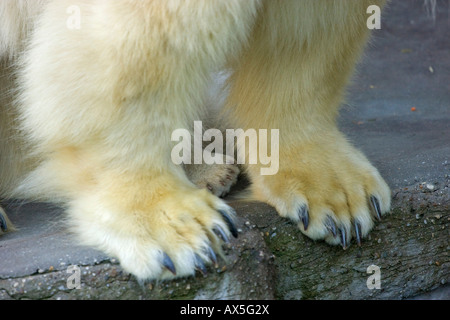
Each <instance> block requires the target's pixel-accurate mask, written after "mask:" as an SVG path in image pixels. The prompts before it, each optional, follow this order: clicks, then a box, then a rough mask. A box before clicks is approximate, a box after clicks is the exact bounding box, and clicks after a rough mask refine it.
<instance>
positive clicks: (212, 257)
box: [206, 247, 219, 268]
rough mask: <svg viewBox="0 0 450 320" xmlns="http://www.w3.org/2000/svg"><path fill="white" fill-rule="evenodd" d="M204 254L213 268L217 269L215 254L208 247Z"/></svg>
mask: <svg viewBox="0 0 450 320" xmlns="http://www.w3.org/2000/svg"><path fill="white" fill-rule="evenodd" d="M206 254H207V255H208V257H209V259H210V260H211V262H212V263H213V264H214V268H218V267H219V263H218V262H217V257H216V254H215V253H214V250H213V249H212V248H211V247H208V248H207V249H206Z"/></svg>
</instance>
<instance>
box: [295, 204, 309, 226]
mask: <svg viewBox="0 0 450 320" xmlns="http://www.w3.org/2000/svg"><path fill="white" fill-rule="evenodd" d="M297 214H298V217H299V218H300V220H301V222H302V223H303V227H304V228H305V231H306V230H308V225H309V212H308V207H307V206H303V207H301V208H300V209H299V210H298V212H297Z"/></svg>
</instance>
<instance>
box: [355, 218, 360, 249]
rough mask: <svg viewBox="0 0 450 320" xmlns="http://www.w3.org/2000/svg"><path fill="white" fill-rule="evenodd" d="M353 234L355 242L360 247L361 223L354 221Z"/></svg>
mask: <svg viewBox="0 0 450 320" xmlns="http://www.w3.org/2000/svg"><path fill="white" fill-rule="evenodd" d="M355 234H356V243H358V246H360V247H361V224H359V222H357V221H355Z"/></svg>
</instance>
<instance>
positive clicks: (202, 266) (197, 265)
mask: <svg viewBox="0 0 450 320" xmlns="http://www.w3.org/2000/svg"><path fill="white" fill-rule="evenodd" d="M194 257H195V261H194V263H195V269H196V270H198V271H200V273H201V274H202V275H204V276H206V273H207V271H206V266H205V263H204V262H203V260H202V258H200V256H199V255H198V254H195V255H194Z"/></svg>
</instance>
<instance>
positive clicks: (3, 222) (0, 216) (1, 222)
mask: <svg viewBox="0 0 450 320" xmlns="http://www.w3.org/2000/svg"><path fill="white" fill-rule="evenodd" d="M0 210H1V209H0ZM0 228H1V229H2V231H3V232H6V231H8V224H7V223H6V219H5V217H4V216H3V214H2V212H1V211H0Z"/></svg>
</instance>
